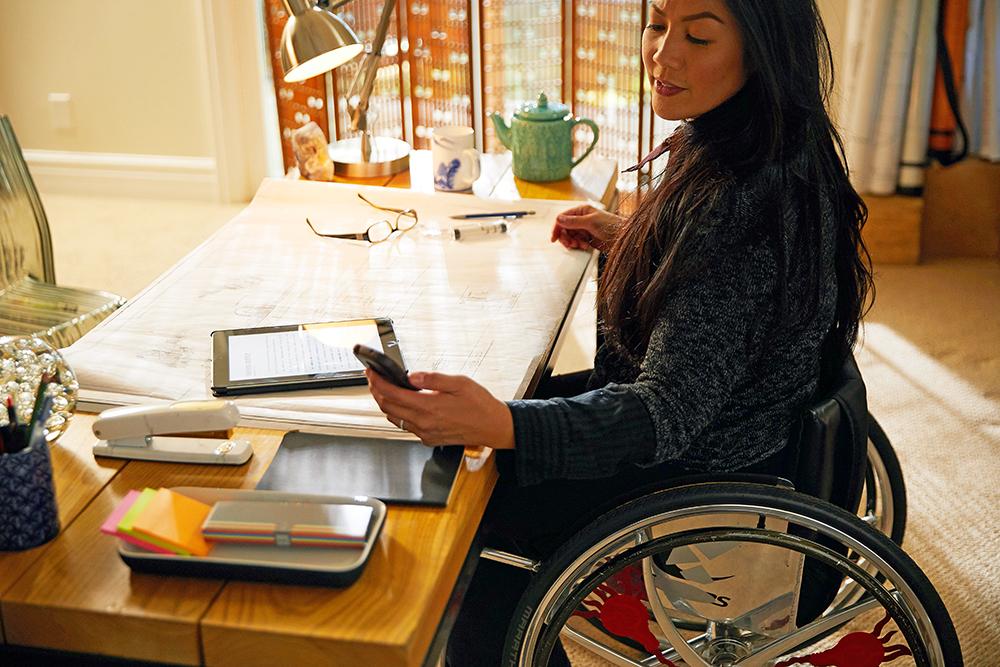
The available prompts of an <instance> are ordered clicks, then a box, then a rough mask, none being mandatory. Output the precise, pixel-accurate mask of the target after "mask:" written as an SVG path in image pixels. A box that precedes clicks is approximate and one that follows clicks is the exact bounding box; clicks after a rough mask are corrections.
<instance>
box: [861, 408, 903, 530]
mask: <svg viewBox="0 0 1000 667" xmlns="http://www.w3.org/2000/svg"><path fill="white" fill-rule="evenodd" d="M868 442H870V443H871V445H872V446H873V447H874V448H875V451H876V453H877V454H878V457H879V459H881V462H882V465H883V467H884V469H885V477H886V479H884V480H883V483H885V484H888V487H889V494H890V496H891V500H892V511H893V515H892V525H891V528H890V530H889V532H888V533H887V534H888V535H889V538H890V539H891V540H892V541H893V542H895V543H896V544H898V545H900V546H902V544H903V536H904V535H905V534H906V483H905V481H904V480H903V469H902V468H901V467H900V465H899V458H898V457H897V456H896V450H894V449H893V448H892V443H891V442H889V438H888V436H886V434H885V431H884V430H883V429H882V426H881V425H880V424H879V423H878V421H876V420H875V417H873V416H872V415H871V414H869V415H868ZM870 459H871V457H870V456H869V461H870ZM873 476H874V473H873V472H872V466H871V465H869V466H868V469H867V472H866V473H865V488H866V489H872V488H875V487H874V484H873V483H872V482H873ZM873 503H874V498H869V500H868V504H869V507H868V508H867V509H873Z"/></svg>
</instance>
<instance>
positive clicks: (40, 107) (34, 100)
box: [0, 0, 250, 156]
mask: <svg viewBox="0 0 1000 667" xmlns="http://www.w3.org/2000/svg"><path fill="white" fill-rule="evenodd" d="M248 4H250V3H248ZM203 32H204V29H203V27H202V24H201V0H168V1H167V2H154V1H151V0H59V1H58V2H51V1H49V0H43V1H41V2H40V1H39V0H2V1H0V63H3V66H2V67H0V113H5V114H7V115H9V116H10V117H11V120H12V122H13V124H14V129H15V131H16V132H17V134H18V138H19V139H20V142H21V145H22V147H24V148H25V149H48V150H55V151H80V152H94V153H135V154H145V155H172V156H175V155H183V156H207V155H211V154H212V152H213V150H214V149H213V146H212V145H211V134H210V114H209V107H208V104H209V103H208V94H209V93H208V84H207V79H206V71H205V70H206V66H205V59H206V56H205V47H204V45H203V43H202V39H203V38H202V35H203ZM49 93H69V94H70V95H72V114H73V120H74V124H75V127H74V128H73V129H69V130H56V129H53V128H52V125H51V122H50V114H49V103H48V94H49Z"/></svg>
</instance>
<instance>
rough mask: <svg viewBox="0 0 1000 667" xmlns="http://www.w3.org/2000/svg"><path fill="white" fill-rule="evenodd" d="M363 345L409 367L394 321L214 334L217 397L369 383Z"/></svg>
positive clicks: (213, 379) (214, 377)
mask: <svg viewBox="0 0 1000 667" xmlns="http://www.w3.org/2000/svg"><path fill="white" fill-rule="evenodd" d="M356 343H361V344H363V345H367V346H369V347H374V348H375V349H376V350H382V351H383V352H385V353H386V354H387V355H388V356H390V357H392V359H393V360H395V361H396V362H397V363H399V365H400V366H403V368H405V367H406V366H405V365H404V364H403V357H402V355H401V354H400V352H399V343H398V342H397V341H396V334H395V332H394V331H393V329H392V320H390V319H388V318H373V319H364V320H345V321H342V322H318V323H315V324H289V325H286V326H277V327H260V328H255V329H227V330H225V331H213V332H212V393H213V394H215V395H216V396H230V395H233V394H251V393H263V392H272V391H291V390H294V389H311V388H316V387H337V386H342V385H361V384H365V373H364V366H362V365H361V362H360V361H358V360H357V358H356V357H355V356H354V353H353V352H352V349H353V348H354V345H355V344H356Z"/></svg>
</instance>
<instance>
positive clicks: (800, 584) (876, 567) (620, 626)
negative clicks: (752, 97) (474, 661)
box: [482, 359, 962, 667]
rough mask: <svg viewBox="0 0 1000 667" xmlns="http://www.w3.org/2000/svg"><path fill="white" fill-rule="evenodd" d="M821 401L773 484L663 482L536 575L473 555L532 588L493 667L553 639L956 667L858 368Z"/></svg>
mask: <svg viewBox="0 0 1000 667" xmlns="http://www.w3.org/2000/svg"><path fill="white" fill-rule="evenodd" d="M828 386H829V387H830V389H829V391H826V392H825V393H824V396H823V397H822V398H821V399H820V400H818V401H816V402H815V403H814V404H813V405H812V406H810V407H809V408H808V409H807V410H805V411H804V414H803V416H802V420H801V429H800V435H799V437H798V438H797V439H796V441H795V442H794V444H793V445H792V446H791V447H790V449H789V453H790V455H789V457H788V458H789V463H788V469H787V474H785V475H783V476H781V477H774V476H768V475H760V474H746V473H728V474H712V475H693V476H690V477H685V478H681V479H675V480H671V481H670V482H669V483H668V484H666V485H663V486H662V487H661V488H657V489H655V490H652V491H650V492H643V494H642V495H640V496H639V497H635V498H632V499H630V500H627V501H626V502H623V503H621V504H619V505H618V506H616V507H613V508H612V509H610V510H609V511H605V512H603V513H601V514H600V515H599V516H597V518H596V519H594V520H593V521H592V522H590V523H589V524H588V525H587V526H586V527H585V528H584V529H583V530H581V531H579V532H577V533H576V534H574V536H573V537H572V538H571V539H569V540H568V541H567V542H566V543H564V544H563V545H562V546H561V547H560V548H558V549H557V550H556V551H555V552H554V553H553V554H552V556H551V557H550V558H548V559H547V560H546V561H545V562H544V563H540V562H535V561H531V560H529V559H525V558H522V557H519V556H517V555H514V554H508V553H504V552H500V551H495V550H492V549H484V550H483V553H482V557H484V558H488V559H491V560H496V561H499V562H502V563H506V564H509V565H513V566H516V567H521V568H524V569H528V570H531V571H532V572H533V573H534V574H533V577H532V580H531V583H530V584H529V586H528V588H527V590H526V591H525V593H524V595H523V596H522V598H521V600H520V603H519V605H518V607H517V609H516V611H515V613H514V615H513V616H512V620H511V623H510V626H509V628H508V632H507V640H506V643H505V648H504V655H503V660H502V664H503V665H505V667H506V666H510V667H514V666H524V667H535V666H541V665H547V664H548V663H549V658H550V656H551V655H552V651H553V649H554V647H555V646H556V644H557V642H559V641H561V640H562V641H571V642H575V643H576V644H579V645H581V646H583V647H584V648H586V649H588V650H589V651H590V652H592V653H594V654H596V655H597V656H599V657H601V658H603V659H604V660H605V661H606V662H607V663H609V664H613V665H631V666H639V667H650V666H652V665H674V666H675V667H679V666H680V665H688V666H696V665H697V666H724V667H729V666H734V665H740V666H747V667H792V666H793V665H816V666H819V665H831V666H836V667H876V666H877V665H881V664H887V663H889V662H893V663H895V664H916V665H918V666H924V665H930V666H934V667H960V666H961V665H962V654H961V648H960V646H959V642H958V637H957V635H956V632H955V628H954V625H953V624H952V621H951V619H950V617H949V615H948V612H947V610H946V609H945V607H944V604H943V603H942V601H941V598H940V596H939V595H938V594H937V592H936V591H935V590H934V588H933V586H932V585H931V584H930V582H929V581H928V579H927V577H926V576H925V575H924V574H923V572H921V570H920V569H919V567H917V565H916V564H915V563H914V562H913V561H912V559H910V558H909V556H907V555H906V553H905V552H904V551H903V550H902V548H901V546H900V545H901V544H902V540H903V535H904V532H905V523H906V492H905V487H904V482H903V476H902V471H901V469H900V466H899V461H898V459H897V457H896V455H895V452H894V451H893V449H892V446H891V444H890V442H889V440H888V438H887V437H886V435H885V432H884V431H883V430H882V428H881V426H880V425H879V424H878V422H877V421H875V420H874V419H873V418H870V416H869V414H868V410H867V401H866V395H865V387H864V383H863V381H862V380H861V375H860V372H859V371H858V369H857V366H856V364H855V363H854V360H853V359H849V360H848V363H847V364H845V366H844V368H843V369H841V371H840V373H839V374H838V377H836V378H834V379H833V380H832V381H831V382H830V383H828ZM900 659H901V660H900ZM897 660H899V662H898V663H897V662H896V661H897Z"/></svg>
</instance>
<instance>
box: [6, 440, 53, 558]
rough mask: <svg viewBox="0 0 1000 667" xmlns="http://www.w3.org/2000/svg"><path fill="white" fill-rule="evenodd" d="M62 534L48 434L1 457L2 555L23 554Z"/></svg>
mask: <svg viewBox="0 0 1000 667" xmlns="http://www.w3.org/2000/svg"><path fill="white" fill-rule="evenodd" d="M58 534H59V511H58V510H57V508H56V493H55V487H54V485H53V483H52V460H51V458H50V457H49V445H48V444H47V443H46V441H45V431H44V430H43V429H38V435H37V436H36V437H35V439H34V440H33V441H32V442H31V443H29V444H28V446H27V447H26V448H24V449H22V450H21V451H19V452H15V453H13V454H0V551H21V550H24V549H30V548H32V547H37V546H38V545H40V544H45V543H46V542H48V541H49V540H51V539H52V538H53V537H55V536H56V535H58Z"/></svg>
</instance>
